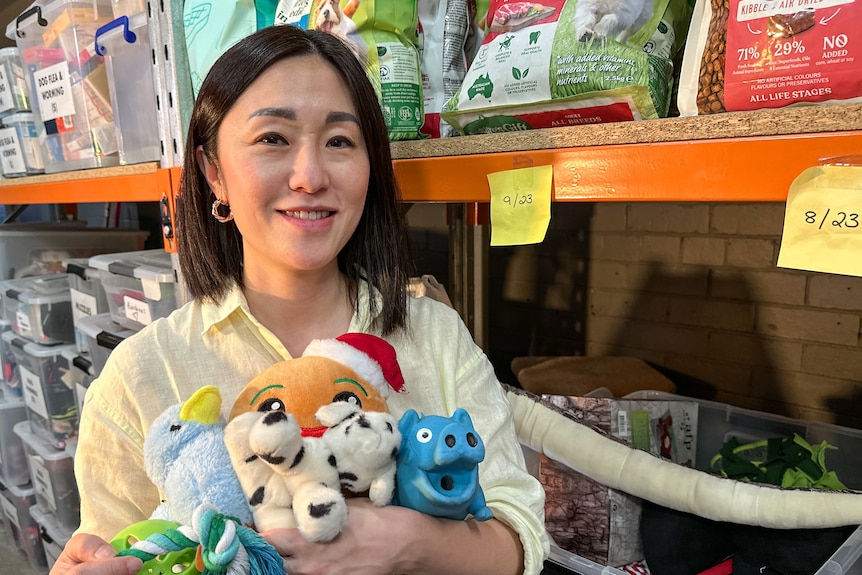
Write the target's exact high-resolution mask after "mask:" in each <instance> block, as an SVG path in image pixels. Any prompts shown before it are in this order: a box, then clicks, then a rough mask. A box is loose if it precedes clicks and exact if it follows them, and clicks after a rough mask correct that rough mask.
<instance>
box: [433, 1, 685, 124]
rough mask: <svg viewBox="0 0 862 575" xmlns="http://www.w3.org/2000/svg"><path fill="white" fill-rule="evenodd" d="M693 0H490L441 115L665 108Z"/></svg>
mask: <svg viewBox="0 0 862 575" xmlns="http://www.w3.org/2000/svg"><path fill="white" fill-rule="evenodd" d="M690 15H691V10H690V6H689V4H688V3H687V2H686V0H544V1H543V2H542V3H537V2H523V1H515V0H491V2H490V5H489V8H488V13H487V16H486V17H485V22H484V24H485V36H484V39H483V41H482V46H481V47H480V48H479V51H478V53H477V54H476V57H475V59H474V60H473V62H472V64H471V66H470V68H469V70H468V71H467V74H466V76H465V78H464V82H463V84H462V85H461V88H460V90H459V91H458V93H456V94H455V95H454V96H453V97H452V98H451V99H450V100H449V101H448V102H447V103H446V105H445V106H444V108H443V112H442V113H441V116H442V118H443V119H444V120H445V121H446V122H448V123H449V124H451V125H453V126H455V127H456V128H457V129H458V130H459V131H460V132H461V133H463V134H468V135H469V134H481V133H493V132H506V131H521V130H529V129H534V128H549V127H555V126H575V125H580V124H596V123H604V122H619V121H628V120H641V119H653V118H658V117H660V116H666V115H667V112H668V108H669V105H670V93H671V84H672V77H673V64H672V60H673V58H674V56H675V55H676V53H677V52H678V51H679V50H680V48H681V46H682V43H683V41H684V38H685V32H686V30H687V28H688V23H689V19H690Z"/></svg>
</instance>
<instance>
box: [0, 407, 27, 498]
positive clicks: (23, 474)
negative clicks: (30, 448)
mask: <svg viewBox="0 0 862 575" xmlns="http://www.w3.org/2000/svg"><path fill="white" fill-rule="evenodd" d="M22 421H27V407H26V406H25V405H24V400H23V399H21V398H17V399H12V398H5V399H0V481H2V483H3V484H4V485H26V484H27V483H30V468H29V467H28V465H27V454H26V452H25V451H24V444H23V442H22V441H21V438H20V437H18V435H17V434H16V433H15V432H14V431H13V428H14V427H15V424H16V423H20V422H22Z"/></svg>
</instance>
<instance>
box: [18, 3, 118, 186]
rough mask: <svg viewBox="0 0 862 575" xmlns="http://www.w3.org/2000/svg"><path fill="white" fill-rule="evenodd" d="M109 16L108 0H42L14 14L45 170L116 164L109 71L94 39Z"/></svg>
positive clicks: (110, 14)
mask: <svg viewBox="0 0 862 575" xmlns="http://www.w3.org/2000/svg"><path fill="white" fill-rule="evenodd" d="M112 18H113V16H112V10H111V3H110V0H46V1H45V2H44V3H43V5H42V6H38V5H37V6H32V7H31V8H28V9H27V10H25V11H24V12H23V13H22V14H21V15H20V16H19V18H18V19H17V29H16V35H17V44H18V49H19V50H20V51H21V58H22V60H23V61H24V65H25V66H26V68H27V72H28V73H29V80H30V82H31V84H30V85H31V88H32V89H31V93H32V96H33V101H34V102H36V104H35V105H34V106H33V107H34V108H36V109H34V112H37V113H38V116H39V118H40V120H41V122H42V123H43V125H44V127H45V137H44V141H43V146H42V152H43V153H42V159H43V160H44V162H45V171H46V172H47V173H55V172H63V171H67V170H79V169H83V168H96V167H101V166H113V165H117V164H118V163H119V155H118V154H117V135H116V127H115V126H114V118H113V112H112V110H111V101H110V93H109V90H108V82H107V70H106V68H105V63H104V59H103V58H102V57H101V56H99V55H98V54H96V52H95V48H94V43H93V38H94V36H95V34H96V30H97V29H98V28H99V26H102V25H103V24H106V23H108V22H109V21H110V20H111V19H112Z"/></svg>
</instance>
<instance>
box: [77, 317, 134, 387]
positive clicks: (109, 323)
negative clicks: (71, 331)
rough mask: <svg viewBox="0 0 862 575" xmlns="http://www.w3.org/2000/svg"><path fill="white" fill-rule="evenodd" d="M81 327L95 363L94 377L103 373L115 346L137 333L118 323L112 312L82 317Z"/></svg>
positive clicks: (92, 360) (91, 358)
mask: <svg viewBox="0 0 862 575" xmlns="http://www.w3.org/2000/svg"><path fill="white" fill-rule="evenodd" d="M80 329H81V331H82V332H83V333H84V334H85V335H86V338H87V349H88V351H89V355H90V361H91V362H92V364H93V376H94V377H99V374H100V373H102V369H103V368H104V367H105V362H107V361H108V356H109V355H111V352H112V351H113V350H114V348H115V347H117V346H118V345H119V344H120V342H121V341H123V340H124V339H126V338H127V337H129V336H130V335H132V334H134V333H135V332H134V331H133V330H130V329H128V328H126V327H123V326H121V325H119V324H118V323H116V322H115V321H114V320H113V317H112V316H111V314H110V313H100V314H98V315H93V316H90V317H85V318H81V323H80Z"/></svg>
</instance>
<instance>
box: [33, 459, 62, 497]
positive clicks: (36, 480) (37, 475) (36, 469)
mask: <svg viewBox="0 0 862 575" xmlns="http://www.w3.org/2000/svg"><path fill="white" fill-rule="evenodd" d="M30 476H31V477H32V478H33V487H35V488H36V493H38V494H39V495H41V496H42V497H44V498H45V500H46V501H47V502H48V505H49V506H50V507H51V509H55V510H56V509H57V502H56V501H55V500H54V486H53V485H51V474H50V473H48V468H47V467H45V462H44V461H43V460H42V458H41V457H39V456H38V455H31V456H30Z"/></svg>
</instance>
